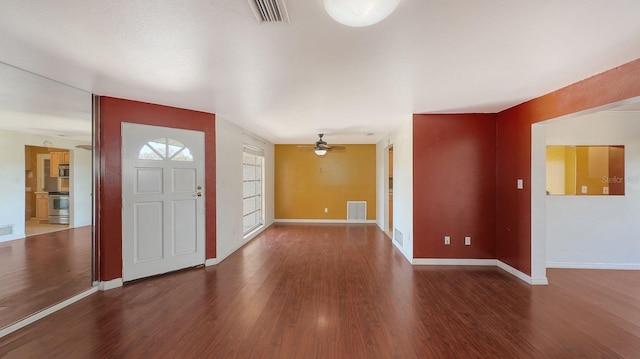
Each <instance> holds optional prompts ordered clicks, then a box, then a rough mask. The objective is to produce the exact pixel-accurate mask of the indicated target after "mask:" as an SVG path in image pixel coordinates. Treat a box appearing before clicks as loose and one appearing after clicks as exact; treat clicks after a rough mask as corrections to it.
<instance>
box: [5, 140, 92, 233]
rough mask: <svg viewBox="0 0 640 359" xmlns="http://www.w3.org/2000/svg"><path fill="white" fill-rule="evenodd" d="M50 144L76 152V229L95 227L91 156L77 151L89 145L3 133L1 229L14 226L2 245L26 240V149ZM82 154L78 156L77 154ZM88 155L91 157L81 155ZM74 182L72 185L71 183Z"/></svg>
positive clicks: (74, 163)
mask: <svg viewBox="0 0 640 359" xmlns="http://www.w3.org/2000/svg"><path fill="white" fill-rule="evenodd" d="M45 140H47V141H50V142H51V143H52V146H53V147H56V148H65V149H69V150H71V151H72V163H71V167H72V169H73V171H74V176H73V179H72V180H73V184H71V183H70V187H71V188H70V189H69V190H70V192H75V190H76V188H77V189H78V192H79V193H78V194H75V195H74V198H73V199H72V202H71V203H72V210H73V211H74V217H73V218H70V221H71V223H70V225H71V226H72V227H80V226H85V225H89V224H91V204H92V201H91V200H92V199H91V183H92V176H93V172H92V171H91V152H90V151H86V150H77V149H76V148H75V146H76V145H79V144H89V143H86V142H80V141H74V140H69V139H63V138H59V137H49V136H41V135H32V134H26V133H20V132H12V131H5V130H0V188H1V189H2V191H1V192H0V193H1V194H0V226H4V225H13V226H14V227H13V234H12V235H7V236H1V237H0V242H5V241H9V240H13V239H19V238H24V237H25V227H24V222H25V221H24V215H25V205H26V204H25V158H24V154H25V152H24V146H25V145H30V146H42V144H43V142H44V141H45ZM76 151H78V153H77V152H76ZM79 151H84V152H86V153H87V154H80V153H79ZM70 182H71V181H70Z"/></svg>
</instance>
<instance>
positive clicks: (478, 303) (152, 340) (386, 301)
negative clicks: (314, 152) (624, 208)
mask: <svg viewBox="0 0 640 359" xmlns="http://www.w3.org/2000/svg"><path fill="white" fill-rule="evenodd" d="M549 278H550V281H551V284H550V285H549V286H536V287H532V286H529V285H527V284H525V283H523V282H521V281H520V280H518V279H516V278H515V277H513V276H511V275H509V274H507V273H506V272H504V271H502V270H500V269H498V268H495V267H445V266H411V265H410V264H409V263H408V262H407V261H406V259H404V258H403V257H402V256H401V255H400V253H399V252H398V251H397V250H395V249H394V248H393V246H392V244H391V242H390V241H389V240H388V239H387V237H386V236H385V235H384V233H383V232H382V231H380V230H379V229H378V228H377V227H376V226H375V225H279V224H276V225H274V226H272V227H270V228H269V229H267V230H266V231H265V232H263V233H262V234H261V235H260V236H258V237H257V238H256V239H254V240H253V241H251V242H250V243H249V244H248V245H246V246H245V247H243V248H242V249H240V250H239V251H237V252H236V253H234V254H233V255H231V256H230V257H229V258H227V259H226V260H225V261H223V262H222V263H220V264H219V265H217V266H211V267H207V268H198V269H190V270H184V271H181V272H176V273H171V274H167V275H164V276H159V277H155V278H149V279H145V280H140V281H136V282H133V283H129V284H126V285H125V286H124V287H122V288H117V289H113V290H109V291H106V292H99V293H97V294H94V295H92V296H90V297H87V298H85V299H83V300H81V301H79V302H77V303H75V304H73V305H72V306H70V307H68V308H65V309H63V310H61V311H59V312H57V313H54V314H52V315H50V316H48V317H46V318H45V319H43V320H41V321H39V322H36V323H34V324H32V325H30V326H28V327H26V328H24V329H21V330H20V331H17V332H15V333H13V334H11V335H9V336H6V337H4V338H0V357H2V356H4V357H6V358H45V357H46V358H141V357H148V358H509V359H514V358H640V318H638V315H639V313H640V296H639V294H640V293H639V292H638V288H640V276H639V274H638V272H617V271H578V270H550V271H549Z"/></svg>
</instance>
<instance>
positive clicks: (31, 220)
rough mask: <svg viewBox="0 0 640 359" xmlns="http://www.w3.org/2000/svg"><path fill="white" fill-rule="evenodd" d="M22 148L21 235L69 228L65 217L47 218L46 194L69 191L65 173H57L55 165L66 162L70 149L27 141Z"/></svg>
mask: <svg viewBox="0 0 640 359" xmlns="http://www.w3.org/2000/svg"><path fill="white" fill-rule="evenodd" d="M24 148H25V156H24V157H25V207H24V208H25V236H27V237H29V236H33V235H37V234H43V233H49V232H56V231H60V230H65V229H69V228H70V226H69V221H68V219H67V220H66V221H53V220H51V218H50V215H52V213H51V212H52V211H51V209H50V204H51V203H50V202H51V200H52V198H50V194H51V193H66V194H67V195H68V194H69V177H68V175H67V176H61V175H60V172H59V166H60V165H66V166H69V153H70V151H69V150H67V149H62V148H53V147H42V146H30V145H25V146H24ZM52 157H54V158H53V159H52ZM66 203H68V200H67V202H66ZM67 218H68V211H67ZM63 222H65V223H63Z"/></svg>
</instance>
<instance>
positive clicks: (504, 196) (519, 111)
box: [496, 59, 640, 280]
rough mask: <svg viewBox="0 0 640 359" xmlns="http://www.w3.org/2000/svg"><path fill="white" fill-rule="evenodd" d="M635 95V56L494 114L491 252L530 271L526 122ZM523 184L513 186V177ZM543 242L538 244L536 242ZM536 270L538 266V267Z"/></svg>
mask: <svg viewBox="0 0 640 359" xmlns="http://www.w3.org/2000/svg"><path fill="white" fill-rule="evenodd" d="M637 96H640V59H638V60H635V61H632V62H629V63H627V64H625V65H622V66H619V67H617V68H614V69H612V70H609V71H606V72H604V73H601V74H599V75H596V76H593V77H590V78H588V79H585V80H583V81H580V82H578V83H575V84H573V85H570V86H567V87H565V88H562V89H560V90H557V91H554V92H551V93H549V94H547V95H544V96H542V97H539V98H536V99H533V100H531V101H528V102H525V103H522V104H520V105H517V106H514V107H512V108H510V109H507V110H504V111H502V112H500V113H498V114H497V176H498V178H497V196H496V198H497V224H496V239H497V257H498V260H499V261H501V262H504V263H505V264H508V265H509V266H511V267H513V268H515V269H517V270H518V271H520V272H522V273H524V274H527V275H531V276H532V278H533V279H534V280H535V279H536V277H537V276H538V275H541V273H540V272H541V271H543V270H544V268H542V269H540V268H537V269H536V270H534V271H536V273H534V274H533V275H532V266H531V253H532V246H537V245H538V243H537V242H538V241H539V239H537V238H536V239H535V240H534V241H533V242H532V228H531V156H532V152H531V139H532V130H531V125H532V124H534V123H537V122H541V121H545V120H549V119H553V118H557V117H560V116H564V115H567V114H571V113H578V112H582V111H587V110H590V109H594V108H597V107H600V106H604V105H607V104H611V103H615V102H619V101H622V100H625V99H629V98H633V97H637ZM517 179H523V180H524V188H523V189H522V190H519V189H517V188H516V185H515V184H516V180H517ZM542 246H544V244H542ZM539 271H540V272H539Z"/></svg>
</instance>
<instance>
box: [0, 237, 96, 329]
mask: <svg viewBox="0 0 640 359" xmlns="http://www.w3.org/2000/svg"><path fill="white" fill-rule="evenodd" d="M90 287H91V226H87V227H80V228H75V229H67V230H61V231H56V232H51V233H45V234H38V235H35V236H30V237H27V238H24V239H17V240H13V241H8V242H2V243H0V328H3V327H6V326H8V325H10V324H12V323H14V322H16V321H18V320H20V319H23V318H25V317H27V316H29V315H31V314H33V313H35V312H38V311H40V310H42V309H45V308H48V307H50V306H52V305H54V304H57V303H59V302H61V301H63V300H65V299H67V298H70V297H72V296H74V295H76V294H78V293H80V292H82V291H84V290H86V289H88V288H90Z"/></svg>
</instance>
